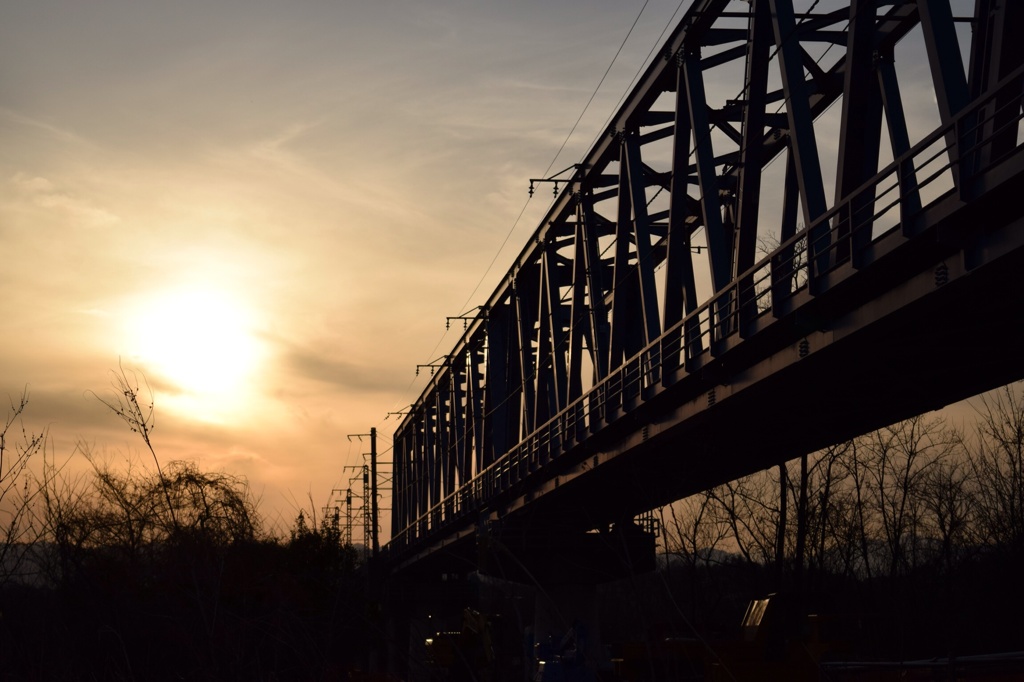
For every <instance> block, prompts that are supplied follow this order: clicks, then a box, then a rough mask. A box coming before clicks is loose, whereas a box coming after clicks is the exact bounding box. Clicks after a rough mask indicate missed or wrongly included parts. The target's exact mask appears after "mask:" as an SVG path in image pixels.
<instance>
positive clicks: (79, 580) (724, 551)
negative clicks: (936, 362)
mask: <svg viewBox="0 0 1024 682" xmlns="http://www.w3.org/2000/svg"><path fill="white" fill-rule="evenodd" d="M119 376H120V381H121V383H120V384H119V390H120V394H115V396H116V399H115V400H112V401H110V403H108V405H109V406H110V407H111V409H112V410H113V412H114V413H115V414H116V415H118V416H119V417H121V418H122V419H123V420H124V421H125V422H126V423H127V424H128V426H129V427H130V428H132V429H134V430H135V431H136V432H137V433H139V435H140V437H141V442H142V444H143V448H144V449H143V453H144V454H146V455H148V456H147V457H146V458H145V461H146V464H147V466H143V464H142V462H143V460H142V459H139V458H134V459H132V458H129V459H128V460H126V461H123V462H121V463H119V464H117V465H116V466H115V465H114V464H113V463H112V462H111V460H108V459H103V458H100V457H98V456H95V455H93V453H92V452H91V451H90V450H89V449H88V448H86V447H85V446H79V450H78V452H77V453H76V454H75V456H76V457H82V458H85V459H86V460H87V461H88V462H89V463H90V464H91V470H90V472H89V473H88V475H85V476H79V477H71V476H69V475H67V474H66V473H65V471H64V470H63V469H61V467H60V466H59V465H58V464H57V463H55V461H54V459H53V456H52V454H48V453H47V447H46V443H47V438H46V434H45V433H33V432H32V431H31V430H29V429H26V428H23V426H22V424H23V420H22V418H23V416H24V415H23V413H24V412H25V410H26V405H27V400H25V399H23V400H21V401H20V402H16V403H14V404H13V405H11V408H10V410H9V411H8V415H7V419H6V421H5V422H4V424H3V425H0V426H3V427H4V428H3V431H2V433H0V521H2V526H0V680H69V681H71V680H166V679H189V680H234V679H245V680H334V679H353V678H357V677H358V676H359V675H360V674H361V671H365V670H366V669H367V667H368V666H370V661H371V658H370V652H371V651H374V650H375V651H377V652H378V657H377V658H376V663H375V665H376V666H380V665H381V661H382V658H381V657H380V656H379V652H382V651H386V650H387V648H388V642H387V641H386V638H385V635H384V633H386V632H389V631H390V630H389V627H388V623H387V614H385V613H382V612H381V603H384V600H378V599H377V598H376V597H374V596H372V595H371V594H370V591H369V590H368V589H367V579H366V576H365V572H364V571H363V570H362V569H363V567H361V566H360V565H359V564H360V562H359V559H360V556H359V554H358V553H357V552H356V550H354V549H353V548H352V547H351V546H347V545H345V544H344V543H343V533H342V532H341V529H340V528H339V526H338V519H337V518H336V517H334V518H331V517H328V518H326V519H325V518H317V517H316V515H315V512H314V510H313V509H310V510H309V511H304V512H300V513H299V514H298V518H297V519H296V520H295V521H294V523H293V524H292V527H291V528H290V529H288V530H286V531H284V532H272V531H268V530H267V529H266V528H265V527H264V521H263V520H262V519H261V517H260V514H259V510H258V508H257V504H256V501H255V500H254V499H253V497H252V495H251V494H250V492H249V490H248V488H247V485H246V483H245V481H244V480H241V479H238V478H235V477H233V476H231V475H229V474H225V473H219V472H209V471H202V470H200V469H199V468H197V467H196V466H195V465H193V464H190V463H183V462H170V463H166V464H163V465H162V466H161V463H160V461H159V460H158V458H157V457H156V453H155V451H154V449H153V447H152V443H151V442H150V429H151V423H152V422H151V419H150V412H149V409H150V408H146V407H144V406H140V405H139V403H138V390H137V387H135V386H134V385H133V384H132V383H130V382H128V381H127V379H128V378H129V377H126V376H125V375H123V374H122V375H119ZM1021 388H1022V386H1021V385H1019V384H1018V385H1015V386H1011V387H1007V388H1005V389H1002V390H1000V391H997V392H994V393H991V394H988V395H987V396H985V397H984V398H979V399H976V401H975V408H976V409H975V411H976V418H975V419H973V420H968V421H967V422H965V424H963V425H960V424H950V423H947V422H944V421H942V420H941V419H939V418H938V417H936V416H934V415H932V416H924V417H918V418H914V419H910V420H907V421H904V422H900V423H898V424H895V425H893V426H891V427H888V428H884V429H880V430H878V431H876V432H872V433H869V434H866V435H865V436H863V437H861V438H858V439H855V440H853V441H850V442H847V443H842V444H839V445H837V446H835V447H832V448H829V449H827V450H825V451H822V452H818V453H815V454H813V455H810V456H808V457H806V458H799V459H796V460H794V461H792V462H789V463H788V464H786V465H783V466H780V467H778V468H776V469H772V470H768V471H764V472H760V473H758V474H755V475H752V476H749V477H746V478H744V479H740V480H738V481H733V482H730V483H727V484H724V485H722V486H719V487H717V488H714V489H712V490H709V491H706V492H704V493H701V494H699V495H695V496H693V497H691V498H688V499H685V500H682V501H680V502H678V503H676V504H674V505H672V506H670V507H666V508H665V509H663V510H661V512H660V524H659V525H660V532H661V536H660V541H659V544H660V545H661V546H662V550H661V551H663V552H664V553H663V555H662V557H661V561H660V562H659V569H658V571H656V572H655V573H648V574H643V575H636V576H633V577H631V578H629V579H626V580H623V581H620V582H618V583H613V584H607V585H604V586H601V587H599V588H598V589H597V590H596V591H595V592H594V598H595V599H597V600H599V602H600V603H599V612H600V623H599V625H598V627H599V628H600V639H601V642H602V645H603V646H604V650H605V651H604V660H603V661H589V662H588V664H587V665H588V667H589V668H591V671H590V672H591V673H593V674H596V675H598V676H599V677H602V678H607V679H630V680H645V679H710V678H707V677H700V675H704V674H705V673H696V674H697V675H698V677H692V675H693V674H695V673H694V671H701V670H703V671H705V672H706V671H707V670H708V668H707V667H706V664H707V661H710V660H712V659H714V660H715V665H724V666H728V665H729V660H728V658H729V656H731V655H736V654H735V653H732V654H730V653H729V652H730V651H733V652H735V651H736V650H735V649H730V648H729V646H730V645H729V644H728V643H729V642H737V641H742V638H743V633H742V632H741V631H740V628H739V623H740V621H741V619H742V617H743V613H744V610H745V609H746V608H747V605H748V603H749V602H750V600H752V599H758V598H762V597H764V596H766V595H768V594H770V593H776V594H780V595H782V596H783V598H784V599H783V600H782V601H783V602H784V604H785V606H784V608H783V609H782V610H781V611H780V613H779V615H777V616H776V618H777V619H780V620H779V622H778V623H777V625H778V630H777V631H778V633H779V634H778V636H777V637H776V638H775V639H774V640H772V641H770V642H768V643H767V644H765V645H764V646H763V647H762V648H761V649H759V650H758V651H756V652H754V653H753V654H750V652H747V654H744V655H747V656H748V657H749V655H753V656H754V658H755V659H757V660H761V659H764V660H768V659H772V658H774V659H776V660H778V659H781V658H784V657H785V656H786V655H787V654H786V653H785V652H786V651H787V647H788V648H789V649H792V646H791V645H793V644H794V643H796V644H798V645H799V646H800V647H803V649H804V650H805V651H808V652H810V651H811V650H812V649H813V654H814V656H815V657H816V659H815V664H817V662H818V661H828V660H833V661H835V660H862V661H863V660H873V661H883V660H890V661H901V660H902V661H908V660H914V659H923V658H945V657H962V656H970V655H976V654H987V653H996V652H1009V651H1024V627H1022V625H1021V620H1020V617H1019V612H1020V610H1021V607H1022V606H1024V579H1022V573H1021V566H1022V565H1024V399H1022V397H1021ZM30 463H32V464H33V465H32V466H29V464H30ZM538 593H543V590H538ZM517 604H523V605H524V606H525V605H526V604H525V602H523V601H522V599H519V601H518V602H517ZM517 608H518V607H517ZM812 613H813V614H816V615H817V616H818V618H817V619H816V620H815V621H813V628H812V621H809V620H808V619H807V618H806V616H807V615H808V614H812ZM487 617H488V614H486V613H485V614H482V618H483V619H486V618H487ZM506 620H507V621H508V623H511V622H512V619H511V618H507V619H506ZM519 620H523V619H522V618H520V619H519ZM529 620H530V618H526V620H523V622H524V623H527V621H529ZM481 622H482V621H481ZM508 623H506V625H507V624H508ZM527 624H529V623H527ZM524 627H525V626H524ZM812 629H813V632H812ZM428 634H429V633H428ZM462 637H463V638H466V637H468V633H463V635H462ZM508 640H509V642H511V644H510V649H511V651H512V653H511V654H507V652H502V651H498V650H496V649H497V647H495V650H494V651H490V652H483V653H481V652H480V651H476V650H475V649H474V651H476V654H479V655H475V656H474V660H477V661H479V662H478V663H476V664H474V667H475V669H474V670H462V671H461V672H459V671H458V670H445V669H442V668H441V667H439V666H437V665H436V664H432V663H431V662H430V661H429V660H424V661H409V662H408V664H407V668H408V669H409V670H416V671H418V672H417V679H429V678H431V677H433V678H435V679H442V678H448V679H461V678H465V679H492V680H499V679H511V678H509V677H508V675H507V674H503V673H502V671H503V670H505V671H506V673H507V672H508V671H510V670H513V668H512V667H509V666H505V665H504V663H503V658H502V657H503V656H505V655H509V656H511V657H513V658H516V659H517V660H518V663H517V664H516V665H515V667H514V669H515V670H516V671H517V672H516V674H517V675H518V677H516V679H522V676H523V675H524V674H528V673H529V671H530V666H531V664H530V662H529V661H528V660H526V661H524V660H523V659H522V653H523V650H522V641H523V639H522V633H521V632H519V631H518V630H517V631H516V632H512V633H511V634H510V636H509V637H508ZM467 641H469V640H467ZM495 641H497V640H496V639H495ZM680 642H688V643H687V644H686V645H685V646H682V645H681V644H679V643H680ZM694 642H696V644H694ZM391 644H392V645H393V646H392V649H394V650H397V651H398V652H399V654H400V655H403V656H404V655H406V653H408V652H409V647H408V646H407V645H406V643H405V642H401V643H397V644H396V643H394V642H392V643H391ZM759 646H761V645H759ZM680 647H681V648H680ZM477 648H479V647H477ZM403 652H406V653H403ZM695 657H696V658H697V659H700V658H703V659H704V663H701V664H697V663H694V658H695ZM456 658H459V657H456ZM469 658H470V657H469V656H468V655H463V656H462V657H461V659H462V660H469ZM615 658H617V659H619V661H618V663H616V666H618V667H617V670H618V673H616V672H615V671H616V667H615V666H612V665H611V660H612V659H615ZM702 665H704V666H705V667H701V666H702ZM458 667H459V666H456V668H458ZM462 667H465V666H464V665H463V666H462ZM752 669H754V670H756V666H755V668H752ZM737 670H738V668H737ZM748 671H749V670H748ZM616 674H617V675H618V676H617V677H616ZM837 674H838V673H833V674H831V675H825V676H821V674H820V669H816V670H815V672H814V674H813V675H812V676H811V677H810V679H819V678H820V679H827V678H829V677H835V676H836V675H837ZM460 675H461V676H462V677H461V678H460ZM466 675H469V676H468V677H467V676H466ZM687 675H691V677H689V678H688V677H687ZM580 679H592V677H581V678H580ZM723 679H728V677H726V678H723ZM737 679H744V676H743V675H740V677H738V678H737ZM748 679H753V678H748ZM762 679H763V678H762ZM780 679H785V677H784V676H783V678H780ZM839 679H847V678H841V677H840V678H839ZM857 679H861V678H857ZM1008 679H1012V678H1008Z"/></svg>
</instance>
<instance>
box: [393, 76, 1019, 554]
mask: <svg viewBox="0 0 1024 682" xmlns="http://www.w3.org/2000/svg"><path fill="white" fill-rule="evenodd" d="M1022 81H1024V67H1022V68H1019V69H1017V70H1015V71H1014V72H1013V73H1012V74H1011V75H1010V76H1008V77H1007V78H1005V79H1003V80H1002V81H1001V82H1000V84H999V85H998V86H997V87H996V88H993V89H992V90H991V91H990V94H988V95H987V96H985V97H983V98H979V99H978V100H975V102H973V103H972V104H971V106H970V107H968V108H967V109H965V110H964V111H962V112H961V113H960V114H958V115H957V116H956V117H955V118H954V119H953V120H952V121H951V122H950V123H949V124H948V125H945V126H941V127H939V128H938V129H936V130H935V131H934V132H932V133H931V134H930V135H928V136H926V137H925V138H924V139H922V140H921V141H920V142H918V143H917V144H916V145H914V146H913V147H912V148H911V149H910V150H908V151H907V152H906V153H904V154H902V155H900V156H899V157H898V158H896V159H894V160H893V161H892V163H890V164H889V165H888V166H886V167H885V168H884V169H883V170H882V171H880V172H879V173H877V174H876V175H875V176H874V177H873V178H872V179H870V180H869V181H867V182H865V183H864V184H863V185H861V186H860V187H859V188H858V189H857V190H855V191H854V192H852V193H851V194H850V195H849V196H848V197H847V198H846V199H844V200H843V201H842V202H840V203H838V204H837V205H835V206H833V207H832V208H831V209H830V210H829V211H827V212H826V213H824V214H823V215H822V216H821V217H819V218H818V219H817V220H815V221H814V222H813V223H812V224H811V225H809V226H807V227H805V228H803V229H801V230H799V231H797V232H796V234H794V235H793V236H792V237H790V238H789V239H787V240H785V241H783V242H782V243H781V244H780V245H779V246H778V248H776V249H775V250H774V251H773V252H772V253H771V254H769V255H768V256H766V257H765V258H763V259H762V260H761V261H760V262H758V263H757V264H755V265H754V266H753V267H752V268H750V269H749V270H748V271H747V272H745V273H743V274H742V275H741V276H740V277H737V278H736V279H735V280H734V281H733V282H732V283H731V284H730V285H728V286H727V287H725V288H723V290H722V291H720V292H718V293H717V294H716V295H714V296H713V297H712V298H711V299H709V300H708V301H706V302H705V303H704V304H703V305H701V306H700V307H699V308H698V309H697V310H695V311H694V312H693V313H691V314H689V315H687V316H686V317H685V318H684V319H683V320H681V321H680V322H678V323H677V324H675V325H674V326H672V327H671V328H669V329H667V330H666V331H665V332H664V333H663V334H662V335H661V336H660V337H659V338H658V339H657V340H655V341H654V342H653V343H651V344H650V345H649V346H647V347H646V348H644V349H643V350H642V351H640V352H639V353H638V354H637V355H635V356H633V357H632V358H630V359H629V360H627V361H626V362H624V363H623V364H622V365H621V366H619V367H617V368H615V369H613V370H612V371H610V372H609V375H608V376H606V377H605V378H604V379H602V380H601V381H599V382H597V383H596V384H595V385H594V386H593V387H592V388H591V389H590V390H589V391H587V392H586V393H585V394H584V395H583V396H581V397H580V398H579V399H577V400H576V401H574V402H573V403H572V404H570V405H569V406H568V407H566V408H565V409H564V410H562V411H561V412H559V413H558V414H557V415H555V416H554V417H553V418H552V419H550V420H549V421H547V422H546V423H545V424H543V425H541V426H540V427H539V428H538V429H536V430H535V431H534V432H533V433H531V434H530V435H529V436H527V437H526V438H524V439H523V440H522V441H521V442H520V443H519V444H517V445H516V446H515V447H513V448H512V449H511V450H509V451H508V452H507V453H505V454H504V455H503V456H502V457H500V458H499V459H498V460H496V461H495V462H494V463H493V464H491V465H490V466H489V467H487V468H486V469H484V470H483V471H482V472H480V473H479V474H477V476H476V477H474V478H473V479H472V480H470V481H467V482H466V483H465V484H463V485H462V486H460V487H459V488H458V489H457V490H456V491H455V492H453V493H452V494H450V495H448V496H447V497H446V498H444V499H443V500H441V501H440V502H439V503H437V504H435V505H434V506H433V507H432V508H431V509H430V510H429V511H428V512H427V513H425V514H423V515H422V516H420V517H419V518H418V519H417V520H416V521H415V522H413V523H412V524H411V525H409V526H408V527H407V528H405V529H404V530H403V531H401V532H400V533H398V534H397V535H395V536H394V537H393V538H392V539H391V541H390V542H389V543H388V545H387V547H386V549H387V551H389V552H398V551H402V550H404V549H406V548H410V547H412V546H414V545H416V544H417V542H418V541H421V540H424V539H426V538H427V537H429V536H432V535H434V534H436V533H440V532H442V531H444V530H445V529H447V528H449V527H451V526H453V525H455V524H457V523H461V522H464V521H465V520H466V519H467V518H474V517H475V516H476V515H477V514H479V512H480V511H481V510H483V509H484V508H486V507H487V506H488V505H489V504H490V503H491V502H492V501H494V500H496V499H497V498H498V497H499V496H504V495H507V494H509V493H510V492H513V491H517V490H520V489H521V486H523V485H524V484H525V483H526V482H527V480H528V479H531V478H533V477H534V476H535V475H538V474H540V473H542V470H543V469H545V468H546V467H547V466H548V465H549V464H551V463H552V462H553V461H554V460H556V459H558V458H559V456H560V455H561V454H562V453H564V452H567V451H569V450H571V449H573V448H574V447H575V446H576V445H578V444H579V443H580V442H582V441H583V440H585V439H586V438H588V437H590V436H593V435H596V434H598V433H600V432H601V431H603V430H604V429H606V428H608V427H609V426H610V425H612V424H614V423H615V422H616V421H617V420H619V419H621V418H622V417H623V416H625V415H626V414H628V413H629V411H630V410H631V409H633V408H635V407H636V406H637V405H639V404H640V403H642V402H643V401H645V400H648V399H650V398H652V397H654V396H656V395H657V394H658V393H660V392H661V391H662V390H664V389H665V388H666V387H667V386H669V385H671V384H674V383H678V382H679V381H682V380H683V379H684V378H685V377H686V376H687V375H689V374H691V373H692V372H693V371H694V370H696V369H698V368H700V367H701V366H703V365H704V364H706V363H707V362H709V361H710V360H711V359H713V358H715V357H717V356H719V355H721V354H723V353H725V352H728V350H729V349H731V348H733V347H735V345H737V344H738V343H740V342H741V341H742V340H743V339H745V338H749V337H750V336H752V335H754V334H756V333H758V332H759V331H761V330H762V329H764V328H765V327H767V326H768V325H770V324H771V323H772V322H773V321H774V320H775V319H777V318H779V317H782V316H784V315H785V314H788V313H789V312H792V311H791V310H787V309H786V303H787V302H791V301H793V300H794V298H795V296H796V294H798V293H800V292H802V291H805V290H806V291H807V293H808V295H809V296H812V297H813V296H818V295H821V294H822V293H824V292H825V291H827V290H828V289H829V288H831V287H832V286H834V285H835V284H836V283H838V282H839V281H842V279H844V278H846V277H849V276H851V275H852V274H854V273H855V272H856V271H857V270H859V269H860V268H863V267H866V266H867V265H870V261H869V259H870V258H871V255H870V253H869V251H870V247H871V245H872V244H874V243H876V242H877V241H879V239H880V238H881V237H883V236H885V235H888V234H889V233H891V232H892V231H893V230H895V229H897V228H899V229H901V230H902V232H903V235H904V237H906V238H907V239H910V238H912V237H913V236H915V234H916V231H917V229H918V228H917V226H916V223H915V218H916V216H917V215H918V214H919V213H920V212H921V210H922V207H923V206H928V205H930V204H931V203H932V202H934V201H935V200H937V199H939V198H940V197H944V196H947V195H948V194H949V193H950V192H951V191H957V192H959V193H960V195H961V197H962V198H964V199H965V200H966V199H969V198H970V197H971V194H972V192H974V191H975V190H974V189H973V183H974V180H975V178H977V177H979V176H980V175H981V174H983V173H984V172H985V171H987V170H990V169H991V168H993V167H994V166H996V165H997V164H999V163H1000V162H1002V161H1004V160H1005V159H1006V158H1007V157H1009V156H1010V155H1012V154H1014V153H1016V152H1017V151H1018V150H1019V148H1020V144H1021V141H1020V133H1019V131H1020V129H1021V126H1020V121H1021V119H1022V113H1021V112H1022V109H1021V106H1022V102H1024V98H1022V88H1021V83H1022ZM922 197H924V198H922ZM847 264H850V265H852V268H847V269H846V270H845V271H842V272H841V270H842V269H843V268H844V267H845V266H847ZM708 400H709V403H711V402H713V400H714V398H713V395H709V397H708ZM556 484H557V479H556ZM524 492H525V491H524Z"/></svg>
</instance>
